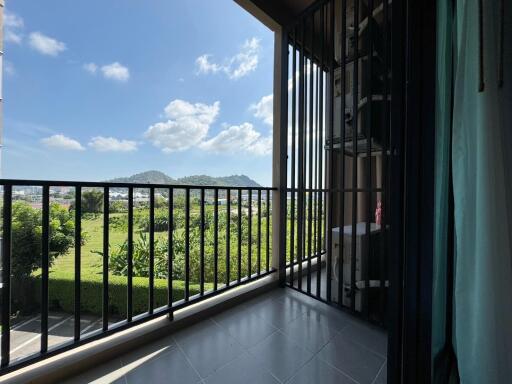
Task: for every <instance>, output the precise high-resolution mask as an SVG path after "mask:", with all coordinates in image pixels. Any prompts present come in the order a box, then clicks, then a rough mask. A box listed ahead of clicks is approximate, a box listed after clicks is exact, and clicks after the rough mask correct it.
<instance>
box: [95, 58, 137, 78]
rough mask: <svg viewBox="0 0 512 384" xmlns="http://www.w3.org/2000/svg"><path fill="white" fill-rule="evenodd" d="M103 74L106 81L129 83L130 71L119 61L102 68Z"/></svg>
mask: <svg viewBox="0 0 512 384" xmlns="http://www.w3.org/2000/svg"><path fill="white" fill-rule="evenodd" d="M101 72H103V76H104V77H105V78H106V79H111V80H116V81H122V82H123V81H127V80H128V79H129V78H130V71H129V70H128V68H127V67H125V66H124V65H122V64H120V63H118V62H117V61H116V62H114V63H112V64H108V65H104V66H102V67H101Z"/></svg>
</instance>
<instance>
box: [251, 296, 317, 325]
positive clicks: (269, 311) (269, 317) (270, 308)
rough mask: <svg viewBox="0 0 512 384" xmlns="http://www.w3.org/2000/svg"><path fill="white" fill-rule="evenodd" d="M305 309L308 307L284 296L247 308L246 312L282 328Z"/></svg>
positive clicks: (290, 297)
mask: <svg viewBox="0 0 512 384" xmlns="http://www.w3.org/2000/svg"><path fill="white" fill-rule="evenodd" d="M307 309H308V307H307V306H306V305H305V304H304V303H302V302H301V301H299V300H297V299H295V298H294V297H292V296H285V297H283V298H280V299H277V300H271V301H266V302H262V303H259V304H258V305H256V306H254V307H247V312H248V313H251V314H256V315H258V316H260V317H261V318H263V319H264V320H265V321H267V322H268V323H270V324H272V325H273V326H275V327H277V328H283V327H284V326H285V325H286V324H287V323H289V322H291V321H293V320H295V319H296V318H297V317H299V316H300V315H301V314H302V313H304V312H305V311H306V310H307Z"/></svg>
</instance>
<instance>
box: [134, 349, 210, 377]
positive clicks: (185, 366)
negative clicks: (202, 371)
mask: <svg viewBox="0 0 512 384" xmlns="http://www.w3.org/2000/svg"><path fill="white" fill-rule="evenodd" d="M141 360H142V361H134V362H132V363H131V364H130V365H129V366H128V367H130V366H134V367H133V369H131V370H129V371H128V372H127V373H126V381H127V383H128V384H148V383H180V384H189V383H190V384H196V383H198V382H200V380H201V378H200V377H199V375H198V374H197V373H196V372H195V371H194V369H193V368H192V367H191V366H190V364H189V363H188V361H187V359H186V358H185V356H184V355H183V354H182V353H181V351H179V350H178V349H177V348H175V349H173V350H171V351H170V352H168V353H165V354H163V355H161V356H156V357H152V358H149V359H144V358H143V359H141Z"/></svg>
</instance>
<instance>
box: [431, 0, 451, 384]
mask: <svg viewBox="0 0 512 384" xmlns="http://www.w3.org/2000/svg"><path fill="white" fill-rule="evenodd" d="M452 26H453V9H452V2H451V1H438V2H437V31H438V32H437V42H436V44H437V58H436V60H437V73H436V160H435V161H436V164H435V210H434V265H433V268H434V270H433V292H432V296H433V297H432V300H433V303H434V306H433V307H432V352H433V353H432V358H433V361H432V367H433V368H434V372H433V377H435V378H436V379H435V382H441V381H442V378H441V377H440V376H445V375H446V373H447V371H448V369H449V368H448V364H449V361H448V359H449V357H448V356H447V351H445V345H446V324H447V319H446V316H447V314H446V306H447V260H448V252H449V250H448V230H449V228H448V220H449V217H448V215H449V204H448V201H449V196H448V194H449V191H450V188H449V183H450V180H449V175H450V167H451V164H450V143H451V139H450V136H451V125H452V114H451V110H452V81H453V78H452V48H453V43H452ZM450 251H451V250H450Z"/></svg>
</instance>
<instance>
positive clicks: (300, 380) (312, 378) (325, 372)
mask: <svg viewBox="0 0 512 384" xmlns="http://www.w3.org/2000/svg"><path fill="white" fill-rule="evenodd" d="M287 383H290V384H312V383H319V384H320V383H321V384H357V382H355V381H354V380H352V379H351V378H349V377H348V376H346V375H344V374H343V373H342V372H340V371H338V370H337V369H335V368H333V367H331V366H330V365H329V364H327V363H325V362H324V361H322V360H321V359H319V358H318V357H315V358H313V359H312V360H311V361H309V362H308V363H307V364H306V365H304V366H303V367H302V368H301V369H300V370H299V371H298V372H297V374H296V375H295V376H294V377H293V378H292V379H291V380H290V381H288V382H287Z"/></svg>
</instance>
